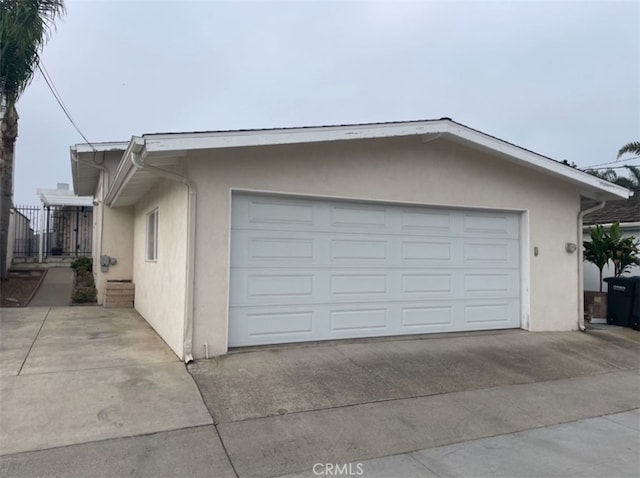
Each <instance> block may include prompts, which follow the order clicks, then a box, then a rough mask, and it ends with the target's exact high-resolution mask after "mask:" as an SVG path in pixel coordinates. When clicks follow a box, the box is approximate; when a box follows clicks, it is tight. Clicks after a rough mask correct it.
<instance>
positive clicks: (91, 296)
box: [71, 287, 97, 304]
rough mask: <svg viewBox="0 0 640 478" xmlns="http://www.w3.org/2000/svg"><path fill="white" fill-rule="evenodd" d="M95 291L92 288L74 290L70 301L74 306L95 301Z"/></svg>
mask: <svg viewBox="0 0 640 478" xmlns="http://www.w3.org/2000/svg"><path fill="white" fill-rule="evenodd" d="M96 294H97V292H96V289H95V288H94V287H83V288H81V289H76V290H74V291H73V294H71V300H72V301H73V303H74V304H85V303H87V302H95V301H96Z"/></svg>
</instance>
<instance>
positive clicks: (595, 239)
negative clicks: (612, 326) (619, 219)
mask: <svg viewBox="0 0 640 478" xmlns="http://www.w3.org/2000/svg"><path fill="white" fill-rule="evenodd" d="M589 235H590V236H591V241H586V242H585V243H584V245H583V246H584V260H585V261H588V262H591V263H592V264H594V265H595V266H596V267H597V268H598V271H599V277H600V281H599V282H598V283H599V284H600V290H599V291H585V292H584V309H585V313H587V317H588V318H589V319H593V318H599V319H603V320H604V319H605V318H606V316H607V293H606V292H602V271H603V269H604V267H605V266H606V265H607V264H609V261H610V260H611V250H612V239H611V236H609V234H607V232H606V231H605V230H604V227H603V226H602V225H600V224H598V225H596V226H594V227H590V228H589Z"/></svg>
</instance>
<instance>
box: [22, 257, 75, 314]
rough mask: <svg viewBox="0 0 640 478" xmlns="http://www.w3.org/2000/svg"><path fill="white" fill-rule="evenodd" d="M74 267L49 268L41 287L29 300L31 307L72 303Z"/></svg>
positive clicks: (58, 305) (59, 305)
mask: <svg viewBox="0 0 640 478" xmlns="http://www.w3.org/2000/svg"><path fill="white" fill-rule="evenodd" d="M73 277H74V275H73V269H71V268H70V267H52V268H50V269H48V270H47V275H46V276H45V277H44V280H43V281H42V284H40V288H39V289H38V291H37V292H36V295H35V296H34V297H33V299H31V302H29V307H61V306H65V305H70V304H71V292H72V291H73Z"/></svg>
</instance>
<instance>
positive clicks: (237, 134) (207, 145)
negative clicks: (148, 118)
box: [144, 121, 448, 154]
mask: <svg viewBox="0 0 640 478" xmlns="http://www.w3.org/2000/svg"><path fill="white" fill-rule="evenodd" d="M447 123H448V122H447V121H429V122H426V121H425V122H415V123H398V124H395V123H394V124H374V125H355V126H321V127H317V128H290V129H273V130H264V131H263V130H254V131H229V132H219V133H216V132H211V133H184V134H181V133H177V134H150V135H145V136H144V138H145V143H146V146H147V151H148V152H149V153H150V154H151V153H158V152H166V151H180V150H185V151H187V150H194V149H218V148H240V147H247V146H271V145H278V144H296V143H319V142H324V141H346V140H352V139H372V138H390V137H394V136H419V135H422V134H430V133H434V132H435V133H438V132H443V131H442V127H446V126H447Z"/></svg>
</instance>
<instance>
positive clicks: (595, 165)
mask: <svg viewBox="0 0 640 478" xmlns="http://www.w3.org/2000/svg"><path fill="white" fill-rule="evenodd" d="M638 158H640V156H631V157H630V158H625V159H617V160H616V161H610V162H608V163H600V164H594V165H593V166H587V167H585V168H584V169H594V168H596V167H598V166H606V165H608V164H619V163H621V162H624V161H631V160H632V159H638Z"/></svg>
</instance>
